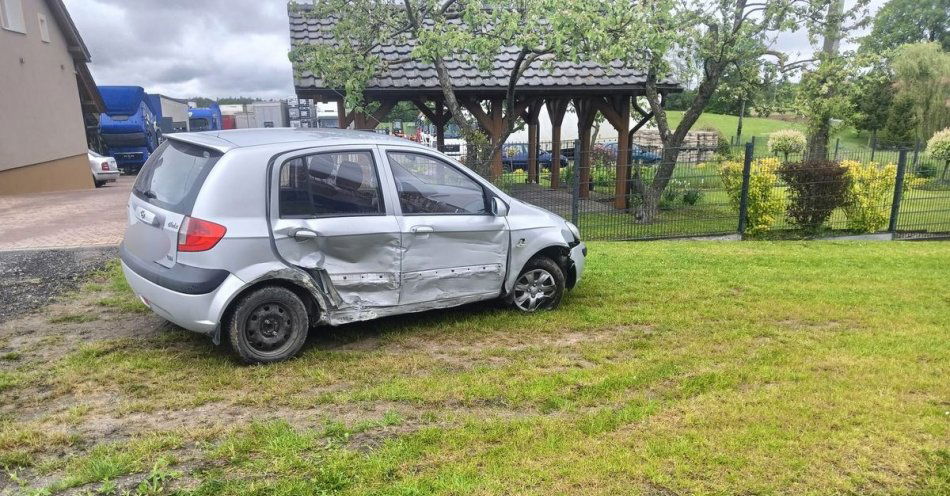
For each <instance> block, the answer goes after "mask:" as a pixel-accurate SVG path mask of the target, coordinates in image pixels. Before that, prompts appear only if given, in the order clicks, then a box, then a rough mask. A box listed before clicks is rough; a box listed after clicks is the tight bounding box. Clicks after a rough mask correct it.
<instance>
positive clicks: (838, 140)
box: [834, 138, 841, 162]
mask: <svg viewBox="0 0 950 496" xmlns="http://www.w3.org/2000/svg"><path fill="white" fill-rule="evenodd" d="M840 148H841V138H835V160H834V161H835V162H837V161H838V150H839V149H840Z"/></svg>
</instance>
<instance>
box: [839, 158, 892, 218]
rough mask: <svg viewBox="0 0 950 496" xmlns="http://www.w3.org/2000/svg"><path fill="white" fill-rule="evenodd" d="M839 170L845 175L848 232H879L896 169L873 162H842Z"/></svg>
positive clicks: (890, 165)
mask: <svg viewBox="0 0 950 496" xmlns="http://www.w3.org/2000/svg"><path fill="white" fill-rule="evenodd" d="M841 166H842V167H844V168H845V169H846V170H847V171H848V172H847V176H848V180H849V182H848V190H847V197H846V199H845V205H844V213H845V215H846V216H847V218H848V229H852V230H855V231H860V232H867V233H872V232H877V231H880V230H881V229H883V228H884V227H885V226H887V221H888V218H889V214H890V211H889V208H888V207H889V200H890V199H891V195H893V193H894V183H895V182H896V180H897V166H896V165H894V164H887V165H884V166H880V165H878V164H876V163H874V162H867V163H861V162H858V161H855V160H844V161H842V162H841Z"/></svg>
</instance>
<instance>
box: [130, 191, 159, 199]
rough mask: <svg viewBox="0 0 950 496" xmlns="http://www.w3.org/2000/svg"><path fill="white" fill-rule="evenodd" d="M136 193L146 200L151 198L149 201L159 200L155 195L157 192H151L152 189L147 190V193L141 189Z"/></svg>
mask: <svg viewBox="0 0 950 496" xmlns="http://www.w3.org/2000/svg"><path fill="white" fill-rule="evenodd" d="M135 192H136V193H138V194H140V195H142V196H144V197H145V198H149V199H151V198H158V197H157V196H156V195H155V192H154V191H152V190H150V189H147V190H145V191H142V190H140V189H136V190H135Z"/></svg>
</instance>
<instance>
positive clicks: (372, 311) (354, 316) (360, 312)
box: [327, 293, 498, 325]
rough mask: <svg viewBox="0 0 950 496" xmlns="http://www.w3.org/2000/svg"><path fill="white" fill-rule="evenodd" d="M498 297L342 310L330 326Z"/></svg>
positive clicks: (332, 315) (332, 316)
mask: <svg viewBox="0 0 950 496" xmlns="http://www.w3.org/2000/svg"><path fill="white" fill-rule="evenodd" d="M497 296H498V293H487V294H474V295H469V296H458V297H454V298H448V299H443V300H438V301H423V302H419V303H411V304H407V305H398V306H392V307H378V308H362V309H359V308H347V309H340V310H331V311H330V312H329V313H330V315H329V317H328V320H327V321H328V322H329V324H330V325H342V324H349V323H352V322H360V321H364V320H372V319H377V318H380V317H388V316H391V315H401V314H404V313H416V312H425V311H429V310H437V309H440V308H451V307H457V306H459V305H465V304H468V303H475V302H477V301H484V300H488V299H492V298H495V297H497Z"/></svg>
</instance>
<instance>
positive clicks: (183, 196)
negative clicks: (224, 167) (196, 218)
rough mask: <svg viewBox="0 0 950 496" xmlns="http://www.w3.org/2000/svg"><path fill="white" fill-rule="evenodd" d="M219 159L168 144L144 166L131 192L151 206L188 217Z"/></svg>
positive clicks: (186, 146)
mask: <svg viewBox="0 0 950 496" xmlns="http://www.w3.org/2000/svg"><path fill="white" fill-rule="evenodd" d="M220 158H221V153H220V152H218V151H215V150H209V149H207V148H202V147H200V146H195V145H192V144H189V143H182V142H180V141H175V140H168V141H166V142H165V143H162V144H161V146H159V147H158V149H157V150H156V151H155V153H153V154H152V156H151V157H149V158H148V161H147V162H145V165H144V166H143V167H142V172H141V173H140V174H139V177H138V179H137V180H136V181H135V187H134V188H133V190H132V191H133V193H134V194H135V195H136V196H138V197H139V198H141V199H142V200H145V201H147V202H149V203H151V204H153V205H156V206H158V207H161V208H164V209H166V210H171V211H172V212H176V213H179V214H183V215H188V214H190V213H191V209H192V208H193V207H194V205H195V198H196V197H197V196H198V191H199V190H200V189H201V185H202V184H203V183H204V180H205V178H206V177H207V176H208V173H209V172H211V168H212V167H214V164H215V163H217V161H218V159H220Z"/></svg>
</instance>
